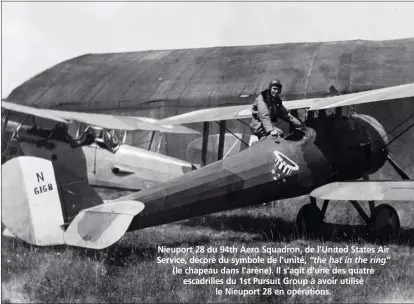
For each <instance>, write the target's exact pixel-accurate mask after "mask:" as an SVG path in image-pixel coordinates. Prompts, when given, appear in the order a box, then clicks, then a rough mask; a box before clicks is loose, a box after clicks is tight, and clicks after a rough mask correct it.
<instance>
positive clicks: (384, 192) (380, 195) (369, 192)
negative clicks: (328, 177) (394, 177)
mask: <svg viewBox="0 0 414 304" xmlns="http://www.w3.org/2000/svg"><path fill="white" fill-rule="evenodd" d="M310 195H311V196H313V197H315V198H318V199H323V200H342V201H351V200H357V201H414V180H404V181H356V182H335V183H331V184H327V185H324V186H322V187H319V188H317V189H315V190H313V191H312V192H311V194H310Z"/></svg>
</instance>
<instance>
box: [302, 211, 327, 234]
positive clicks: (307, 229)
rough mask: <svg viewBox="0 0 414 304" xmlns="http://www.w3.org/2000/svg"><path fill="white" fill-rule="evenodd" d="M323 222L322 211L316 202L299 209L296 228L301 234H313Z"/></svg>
mask: <svg viewBox="0 0 414 304" xmlns="http://www.w3.org/2000/svg"><path fill="white" fill-rule="evenodd" d="M322 224H323V215H322V211H321V210H320V209H319V208H318V206H316V204H306V205H303V206H302V208H300V209H299V212H298V215H297V217H296V228H297V229H298V233H299V235H300V236H304V235H313V234H315V233H316V232H317V231H319V230H320V228H321V227H322Z"/></svg>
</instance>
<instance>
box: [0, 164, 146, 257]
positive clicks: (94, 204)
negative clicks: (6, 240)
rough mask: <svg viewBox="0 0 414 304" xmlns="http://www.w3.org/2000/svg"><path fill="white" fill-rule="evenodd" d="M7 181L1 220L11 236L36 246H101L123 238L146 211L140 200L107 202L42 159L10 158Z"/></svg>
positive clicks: (4, 174) (4, 172)
mask: <svg viewBox="0 0 414 304" xmlns="http://www.w3.org/2000/svg"><path fill="white" fill-rule="evenodd" d="M55 173H56V174H57V175H58V176H57V182H56V177H55ZM2 179H3V183H2V193H3V204H2V205H3V206H2V207H3V210H2V211H3V212H2V222H3V224H4V225H5V226H6V228H7V229H8V230H9V231H10V232H11V234H12V235H14V236H16V237H18V238H19V239H22V240H24V241H26V242H28V243H30V244H33V245H38V246H47V245H59V244H67V245H72V246H79V247H87V248H93V249H102V248H105V247H108V246H110V245H112V244H113V243H115V242H116V241H118V240H119V239H120V238H121V237H122V236H123V235H124V233H125V232H126V230H127V229H128V227H129V225H130V223H131V221H132V220H133V218H134V217H135V215H137V214H138V213H140V212H141V211H142V210H143V209H144V204H142V203H141V202H137V201H120V202H117V203H115V202H109V203H107V204H103V201H102V200H101V199H100V197H99V196H98V195H97V194H96V192H95V191H94V189H93V188H92V187H91V186H89V185H88V184H87V182H86V181H83V180H79V179H78V178H77V177H76V176H74V175H72V174H71V173H70V172H68V170H66V169H64V168H62V167H60V168H59V167H55V168H54V166H53V164H52V163H51V162H50V161H48V160H45V159H41V158H36V157H30V156H22V157H17V158H14V159H12V160H10V161H8V162H6V163H5V164H4V165H3V166H2ZM65 222H66V223H65ZM69 222H70V224H69V226H68V228H67V229H66V231H65V227H66V226H67V224H68V223H69Z"/></svg>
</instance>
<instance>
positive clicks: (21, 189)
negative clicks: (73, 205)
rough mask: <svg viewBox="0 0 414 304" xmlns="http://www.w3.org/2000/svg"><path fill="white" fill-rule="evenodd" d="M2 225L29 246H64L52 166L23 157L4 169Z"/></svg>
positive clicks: (60, 211)
mask: <svg viewBox="0 0 414 304" xmlns="http://www.w3.org/2000/svg"><path fill="white" fill-rule="evenodd" d="M2 193H3V194H2V196H3V197H2V222H3V223H4V225H5V226H6V227H7V228H8V229H9V230H10V232H11V233H12V234H13V235H15V236H16V237H18V238H19V239H22V240H24V241H26V242H28V243H30V244H34V245H40V246H45V245H58V244H63V243H64V242H63V233H64V230H63V228H62V225H63V224H64V220H63V214H62V208H61V204H60V199H59V193H58V190H57V184H56V179H55V173H54V170H53V166H52V163H51V162H50V161H48V160H45V159H40V158H36V157H30V156H22V157H17V158H13V159H11V160H9V161H8V162H6V163H5V164H4V165H3V166H2Z"/></svg>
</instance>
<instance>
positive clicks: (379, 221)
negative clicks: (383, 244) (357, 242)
mask: <svg viewBox="0 0 414 304" xmlns="http://www.w3.org/2000/svg"><path fill="white" fill-rule="evenodd" d="M368 232H369V235H370V237H371V238H373V239H374V240H378V241H389V240H392V239H395V238H397V237H398V235H399V233H400V219H399V217H398V213H397V211H396V210H395V209H394V207H392V206H390V205H388V204H381V205H378V206H377V207H375V209H374V210H373V211H372V214H371V217H370V219H369V223H368Z"/></svg>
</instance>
